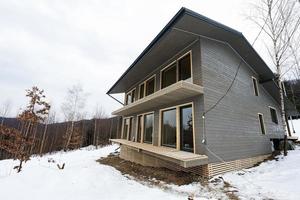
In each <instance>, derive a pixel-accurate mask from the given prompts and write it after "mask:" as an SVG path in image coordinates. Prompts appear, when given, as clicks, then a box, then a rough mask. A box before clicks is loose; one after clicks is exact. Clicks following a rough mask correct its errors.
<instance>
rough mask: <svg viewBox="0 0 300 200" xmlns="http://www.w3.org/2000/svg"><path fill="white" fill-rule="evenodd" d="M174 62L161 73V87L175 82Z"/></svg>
mask: <svg viewBox="0 0 300 200" xmlns="http://www.w3.org/2000/svg"><path fill="white" fill-rule="evenodd" d="M176 80H177V79H176V63H174V64H172V65H171V66H169V67H168V68H167V69H164V70H163V71H162V73H161V84H162V86H161V88H165V87H167V86H169V85H172V84H174V83H176Z"/></svg>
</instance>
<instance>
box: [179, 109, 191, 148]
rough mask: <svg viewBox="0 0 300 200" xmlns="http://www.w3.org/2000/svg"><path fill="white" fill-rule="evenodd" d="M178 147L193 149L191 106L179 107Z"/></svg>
mask: <svg viewBox="0 0 300 200" xmlns="http://www.w3.org/2000/svg"><path fill="white" fill-rule="evenodd" d="M180 149H181V150H183V151H190V152H193V151H194V141H193V111H192V106H184V107H181V108H180Z"/></svg>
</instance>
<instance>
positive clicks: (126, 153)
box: [120, 145, 270, 178]
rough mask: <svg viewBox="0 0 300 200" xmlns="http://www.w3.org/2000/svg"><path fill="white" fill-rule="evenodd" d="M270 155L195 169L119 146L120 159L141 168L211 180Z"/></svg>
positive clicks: (250, 165) (251, 164) (251, 165)
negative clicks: (155, 168) (166, 169)
mask: <svg viewBox="0 0 300 200" xmlns="http://www.w3.org/2000/svg"><path fill="white" fill-rule="evenodd" d="M269 156H270V155H261V156H256V157H251V158H245V159H239V160H233V161H229V162H222V163H210V164H207V165H201V166H197V167H190V168H183V167H181V166H179V165H177V164H174V163H172V162H169V161H165V160H162V159H160V158H156V157H154V156H152V155H148V154H146V153H144V152H142V151H138V150H137V149H133V148H130V147H127V146H125V145H121V152H120V158H122V159H124V160H128V161H131V162H134V163H137V164H140V165H143V166H148V167H164V168H168V169H171V170H174V171H184V172H190V173H194V174H197V175H199V176H201V177H203V178H211V177H213V176H215V175H218V174H223V173H226V172H230V171H235V170H241V169H244V168H249V167H253V166H254V165H255V164H257V163H259V162H262V161H263V160H265V159H267V158H268V157H269Z"/></svg>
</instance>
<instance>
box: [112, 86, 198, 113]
mask: <svg viewBox="0 0 300 200" xmlns="http://www.w3.org/2000/svg"><path fill="white" fill-rule="evenodd" d="M201 94H203V87H202V86H199V85H196V84H193V83H190V82H187V81H179V82H177V83H175V84H173V85H170V86H168V87H166V88H163V89H161V90H158V91H157V92H155V93H153V94H151V95H149V96H146V97H144V98H142V99H139V100H137V101H135V102H133V103H131V104H129V105H126V106H124V107H122V108H120V109H118V110H116V111H114V112H113V113H112V114H113V115H120V116H122V115H128V114H132V113H137V112H140V111H142V110H149V109H152V108H154V107H159V106H163V105H167V104H171V103H173V102H176V101H179V100H182V99H186V98H190V97H194V96H197V95H201Z"/></svg>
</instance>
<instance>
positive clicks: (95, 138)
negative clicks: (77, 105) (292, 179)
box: [0, 117, 122, 160]
mask: <svg viewBox="0 0 300 200" xmlns="http://www.w3.org/2000/svg"><path fill="white" fill-rule="evenodd" d="M2 120H3V123H2V125H3V126H5V127H9V128H14V129H16V130H20V129H21V126H22V122H21V121H20V120H18V119H17V118H2ZM121 122H122V121H121V118H120V117H112V118H102V119H91V120H80V121H76V122H74V132H76V135H75V134H74V135H75V137H73V138H72V139H71V141H70V144H69V146H68V149H77V148H80V147H85V146H89V145H95V146H99V145H106V144H108V143H109V139H112V138H118V137H120V136H119V135H118V134H119V133H120V132H121V131H120V129H121ZM70 127H71V122H61V123H53V124H48V125H46V124H41V123H39V124H38V125H37V127H36V130H35V132H36V135H35V140H34V143H33V144H32V150H31V154H45V153H51V152H55V151H60V150H66V136H65V135H66V132H68V129H70ZM0 139H4V138H0ZM8 158H14V155H12V154H11V153H9V152H7V151H5V150H4V149H0V160H2V159H8Z"/></svg>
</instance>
